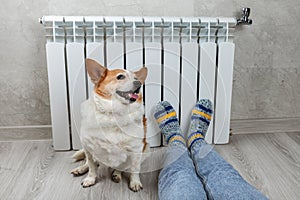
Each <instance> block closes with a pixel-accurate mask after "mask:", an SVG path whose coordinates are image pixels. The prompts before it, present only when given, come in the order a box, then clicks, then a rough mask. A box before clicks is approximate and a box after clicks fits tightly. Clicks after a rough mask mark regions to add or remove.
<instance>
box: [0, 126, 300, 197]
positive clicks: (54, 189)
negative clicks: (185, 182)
mask: <svg viewBox="0 0 300 200" xmlns="http://www.w3.org/2000/svg"><path fill="white" fill-rule="evenodd" d="M215 148H216V150H217V151H218V152H219V153H220V154H221V155H222V156H223V157H224V158H225V159H226V160H227V161H228V162H229V163H231V164H232V165H233V166H234V167H235V168H236V169H237V170H238V171H239V172H240V173H241V175H242V176H243V177H244V178H245V179H246V180H248V181H249V182H250V183H251V184H253V185H254V186H255V187H257V188H258V189H259V190H261V191H262V192H263V193H264V194H265V195H267V196H268V197H269V198H270V199H276V200H277V199H280V200H283V199H287V200H293V199H295V200H296V199H300V132H293V133H274V134H251V135H248V134H243V135H234V136H232V138H231V143H230V144H229V145H218V146H215ZM72 154H73V152H55V151H53V149H52V147H51V141H49V140H45V141H15V142H11V141H10V142H0V156H1V160H0V199H1V200H2V199H3V200H6V199H14V200H17V199H24V200H31V199H41V200H48V199H64V200H65V199H66V200H68V199H72V200H73V199H151V200H153V199H158V197H157V180H158V179H157V176H158V172H151V173H145V174H142V175H141V178H142V183H143V186H144V189H143V191H141V192H138V193H134V192H132V191H130V190H129V189H128V181H127V179H126V178H124V179H123V180H122V182H121V183H119V184H117V183H114V182H112V181H111V180H110V176H109V175H108V173H107V174H104V176H103V177H102V179H101V180H99V181H98V183H97V184H96V185H95V186H93V187H90V188H82V187H81V185H80V182H81V180H82V179H83V177H84V176H83V177H73V176H72V175H71V174H70V170H71V169H73V168H74V167H76V166H77V165H78V164H79V163H73V161H72V159H71V158H70V157H71V155H72Z"/></svg>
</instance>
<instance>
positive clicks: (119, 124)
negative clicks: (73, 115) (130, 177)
mask: <svg viewBox="0 0 300 200" xmlns="http://www.w3.org/2000/svg"><path fill="white" fill-rule="evenodd" d="M120 110H122V109H120ZM142 117H143V108H142V107H141V108H139V107H138V108H137V109H135V111H132V112H128V113H127V114H126V115H124V113H120V114H118V113H116V112H107V113H104V112H101V110H98V109H95V104H94V102H93V101H91V100H87V101H85V102H84V103H83V104H82V123H81V131H80V138H81V143H82V145H83V147H84V148H85V149H87V150H88V151H89V152H90V153H92V155H93V157H94V159H96V160H98V161H99V162H101V163H104V164H105V165H107V166H110V167H113V168H120V167H121V168H124V169H126V168H129V167H130V163H132V161H130V157H131V154H132V153H133V152H142V149H143V146H144V144H143V138H144V130H143V123H142Z"/></svg>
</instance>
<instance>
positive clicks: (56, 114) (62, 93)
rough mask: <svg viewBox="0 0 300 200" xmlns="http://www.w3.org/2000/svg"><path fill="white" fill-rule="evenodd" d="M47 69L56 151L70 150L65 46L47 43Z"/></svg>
mask: <svg viewBox="0 0 300 200" xmlns="http://www.w3.org/2000/svg"><path fill="white" fill-rule="evenodd" d="M46 52H47V69H48V81H49V96H50V103H51V106H50V109H51V122H52V137H53V146H54V149H55V150H69V149H70V148H71V145H70V130H69V114H68V98H67V79H66V67H65V44H64V43H55V42H54V43H47V44H46Z"/></svg>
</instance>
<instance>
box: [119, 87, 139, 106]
mask: <svg viewBox="0 0 300 200" xmlns="http://www.w3.org/2000/svg"><path fill="white" fill-rule="evenodd" d="M140 89H141V87H138V88H136V89H135V90H129V91H120V90H117V91H116V93H117V94H118V95H119V96H121V97H123V98H124V99H126V100H129V102H130V103H134V102H135V101H136V100H137V99H138V98H139V93H140Z"/></svg>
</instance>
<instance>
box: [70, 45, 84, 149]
mask: <svg viewBox="0 0 300 200" xmlns="http://www.w3.org/2000/svg"><path fill="white" fill-rule="evenodd" d="M66 50H67V68H68V82H69V104H70V105H69V107H70V111H69V112H70V118H71V134H72V147H73V149H80V148H81V143H80V137H79V134H80V124H81V114H80V106H81V103H82V102H83V101H85V100H86V76H85V75H86V73H85V60H84V44H83V43H68V44H67V45H66Z"/></svg>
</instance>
